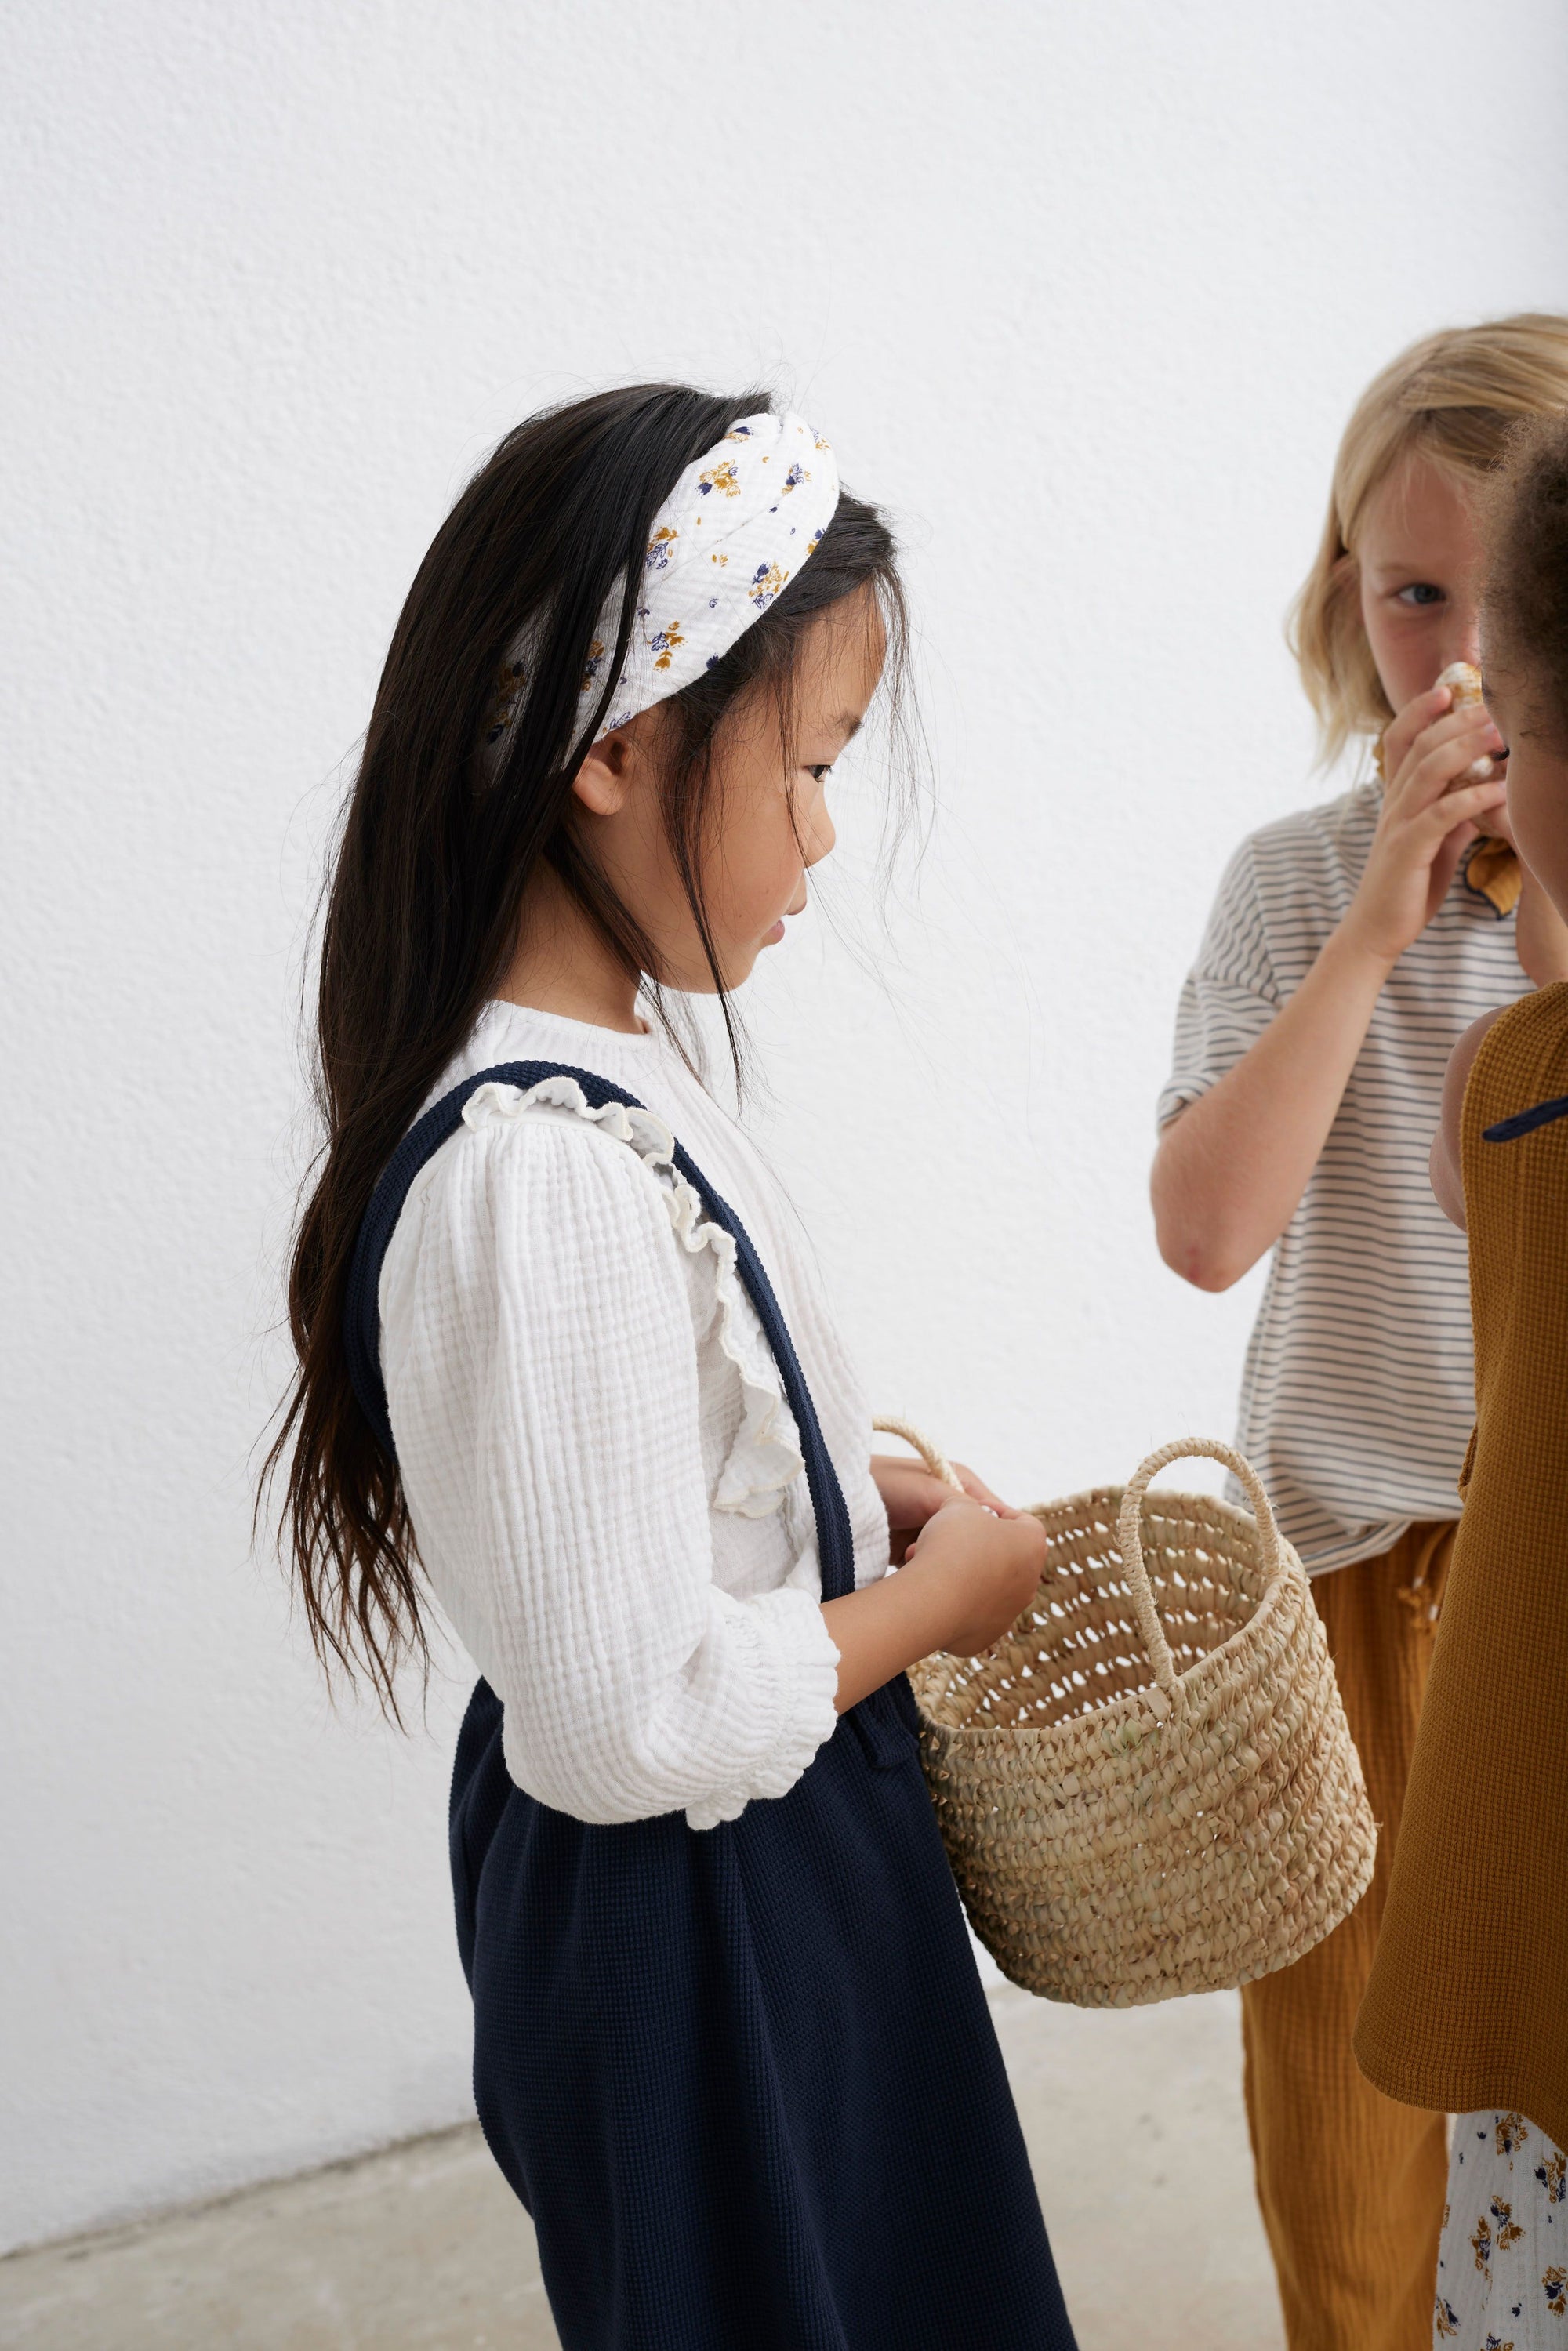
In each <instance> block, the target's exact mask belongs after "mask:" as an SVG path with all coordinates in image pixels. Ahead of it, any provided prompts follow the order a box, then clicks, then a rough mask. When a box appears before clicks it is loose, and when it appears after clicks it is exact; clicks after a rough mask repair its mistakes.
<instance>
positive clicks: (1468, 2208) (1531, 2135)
mask: <svg viewBox="0 0 1568 2351" xmlns="http://www.w3.org/2000/svg"><path fill="white" fill-rule="evenodd" d="M1432 2342H1433V2346H1434V2351H1542V2346H1545V2345H1548V2344H1550V2345H1552V2346H1557V2351H1568V2158H1564V2156H1563V2153H1562V2151H1561V2149H1559V2148H1558V2147H1553V2145H1552V2141H1551V2140H1550V2139H1549V2138H1548V2137H1546V2135H1545V2133H1544V2132H1543V2131H1541V2130H1538V2129H1537V2128H1536V2126H1535V2125H1534V2124H1533V2123H1531V2122H1527V2121H1526V2119H1525V2117H1524V2116H1522V2115H1518V2114H1498V2113H1496V2112H1495V2111H1493V2110H1491V2109H1490V2108H1483V2109H1482V2110H1481V2112H1480V2113H1479V2114H1474V2115H1460V2116H1459V2117H1458V2120H1457V2121H1456V2123H1455V2125H1454V2144H1453V2149H1452V2152H1451V2153H1450V2155H1449V2158H1448V2210H1447V2211H1446V2212H1445V2213H1444V2215H1443V2239H1442V2243H1441V2244H1440V2245H1439V2247H1438V2249H1437V2306H1436V2309H1435V2311H1434V2313H1433V2317H1432Z"/></svg>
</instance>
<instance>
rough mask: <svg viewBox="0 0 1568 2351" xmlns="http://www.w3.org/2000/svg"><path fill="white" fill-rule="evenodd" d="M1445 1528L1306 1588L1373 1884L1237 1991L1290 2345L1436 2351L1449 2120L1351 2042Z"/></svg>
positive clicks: (1420, 1686) (1423, 1678) (1377, 1918)
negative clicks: (1347, 1734)
mask: <svg viewBox="0 0 1568 2351" xmlns="http://www.w3.org/2000/svg"><path fill="white" fill-rule="evenodd" d="M1453 1534H1454V1529H1453V1526H1452V1525H1451V1524H1448V1523H1444V1524H1441V1525H1437V1526H1433V1525H1429V1524H1428V1525H1423V1526H1414V1527H1411V1528H1410V1529H1409V1530H1408V1531H1406V1533H1405V1534H1404V1535H1402V1536H1401V1537H1400V1539H1399V1541H1397V1542H1396V1544H1395V1545H1394V1547H1393V1549H1392V1550H1391V1551H1386V1552H1383V1553H1381V1555H1380V1556H1379V1557H1377V1558H1375V1559H1364V1560H1358V1561H1357V1562H1356V1563H1355V1565H1354V1567H1342V1568H1339V1569H1336V1570H1335V1571H1333V1573H1330V1574H1328V1575H1320V1576H1318V1577H1316V1578H1315V1579H1314V1580H1313V1583H1312V1593H1313V1596H1314V1598H1315V1599H1316V1601H1317V1604H1318V1613H1319V1614H1320V1615H1321V1616H1322V1620H1323V1625H1324V1626H1325V1628H1326V1630H1327V1633H1328V1642H1329V1649H1330V1653H1331V1654H1332V1656H1333V1661H1334V1670H1335V1672H1336V1674H1337V1675H1338V1677H1339V1687H1340V1695H1341V1697H1342V1698H1343V1700H1344V1710H1345V1713H1346V1715H1347V1717H1348V1718H1349V1721H1350V1729H1351V1736H1352V1737H1353V1738H1354V1740H1355V1743H1356V1746H1357V1748H1358V1749H1359V1750H1360V1752H1361V1761H1362V1768H1363V1770H1364V1772H1365V1774H1366V1786H1367V1792H1368V1794H1369V1795H1370V1797H1371V1799H1372V1810H1373V1815H1374V1817H1375V1820H1376V1822H1377V1823H1378V1839H1377V1866H1376V1871H1375V1875H1374V1877H1373V1881H1372V1884H1371V1885H1370V1886H1368V1888H1367V1890H1366V1892H1365V1894H1364V1896H1362V1899H1361V1901H1360V1902H1359V1903H1358V1904H1357V1905H1356V1907H1355V1908H1354V1910H1353V1911H1352V1912H1351V1915H1350V1917H1348V1918H1346V1919H1345V1920H1343V1923H1342V1924H1341V1925H1340V1926H1338V1927H1337V1928H1335V1929H1334V1931H1333V1934H1332V1935H1330V1936H1329V1937H1328V1938H1327V1939H1326V1940H1325V1941H1323V1942H1322V1943H1320V1944H1319V1945H1318V1947H1317V1949H1316V1950H1314V1951H1309V1952H1308V1954H1307V1956H1306V1958H1305V1959H1301V1960H1298V1962H1297V1963H1296V1965H1295V1966H1294V1967H1291V1968H1282V1969H1281V1970H1280V1972H1279V1973H1278V1974H1277V1975H1271V1976H1264V1977H1263V1978H1261V1980H1260V1981H1259V1982H1257V1983H1251V1984H1247V1985H1245V1986H1244V1987H1243V1989H1242V1993H1241V2029H1242V2043H1243V2048H1244V2052H1245V2060H1246V2073H1245V2083H1246V2096H1247V2120H1248V2125H1249V2128H1250V2130H1251V2134H1252V2157H1253V2163H1254V2166H1255V2168H1256V2175H1257V2182H1258V2201H1259V2203H1260V2205H1261V2207H1262V2210H1263V2224H1264V2226H1265V2228H1266V2229H1267V2231H1268V2232H1269V2243H1270V2248H1271V2250H1272V2252H1273V2255H1274V2267H1275V2271H1276V2273H1277V2274H1278V2276H1279V2281H1280V2299H1281V2304H1283V2307H1284V2314H1285V2338H1286V2341H1287V2343H1288V2344H1289V2346H1290V2351H1430V2346H1431V2341H1432V2295H1433V2290H1434V2280H1435V2278H1436V2275H1437V2236H1438V2231H1439V2230H1440V2229H1441V2227H1442V2221H1443V2202H1444V2198H1445V2195H1446V2193H1447V2187H1448V2145H1447V2126H1446V2122H1445V2118H1444V2116H1441V2115H1435V2114H1427V2113H1425V2112H1423V2111H1422V2110H1421V2109H1419V2108H1418V2107H1416V2106H1403V2105H1396V2103H1395V2102H1394V2100H1393V2099H1392V2098H1385V2096H1384V2095H1383V2094H1382V2092H1381V2091H1380V2090H1375V2089H1374V2088H1373V2086H1372V2085H1371V2083H1370V2082H1368V2081H1366V2080H1364V2078H1363V2076H1362V2074H1360V2073H1359V2072H1358V2071H1357V2069H1356V2063H1355V2059H1354V2055H1353V2054H1352V2052H1351V2033H1352V2031H1353V2030H1354V2024H1355V2015H1356V2011H1357V2009H1358V2008H1359V2007H1360V2005H1361V1997H1362V1993H1363V1992H1364V1990H1365V1987H1366V1980H1367V1976H1368V1974H1369V1973H1370V1971H1371V1968H1372V1954H1373V1950H1374V1949H1375V1945H1376V1942H1377V1930H1378V1927H1379V1925H1380V1923H1381V1921H1382V1917H1383V1906H1384V1902H1385V1898H1386V1896H1387V1889H1388V1876H1389V1870H1390V1867H1391V1865H1392V1863H1393V1859H1394V1844H1395V1840H1396V1837H1397V1835H1398V1834H1399V1813H1400V1808H1401V1806H1402V1805H1403V1803H1404V1801H1405V1784H1406V1778H1407V1777H1408V1774H1409V1770H1410V1754H1411V1750H1412V1748H1413V1747H1414V1745H1415V1741H1416V1719H1417V1717H1418V1716H1419V1714H1420V1711H1421V1698H1422V1694H1423V1692H1424V1691H1425V1689H1426V1687H1427V1667H1428V1665H1429V1663H1430V1661H1431V1654H1432V1638H1431V1624H1432V1611H1433V1609H1434V1608H1435V1606H1436V1604H1437V1599H1438V1598H1439V1597H1440V1594H1441V1588H1442V1578H1443V1575H1444V1573H1446V1571H1447V1568H1448V1554H1449V1552H1450V1551H1451V1550H1452V1548H1453Z"/></svg>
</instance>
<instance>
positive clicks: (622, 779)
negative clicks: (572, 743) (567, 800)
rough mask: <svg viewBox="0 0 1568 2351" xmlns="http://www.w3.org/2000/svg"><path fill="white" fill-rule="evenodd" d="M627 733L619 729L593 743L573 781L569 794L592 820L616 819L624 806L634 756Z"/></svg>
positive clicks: (630, 779)
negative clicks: (593, 817)
mask: <svg viewBox="0 0 1568 2351" xmlns="http://www.w3.org/2000/svg"><path fill="white" fill-rule="evenodd" d="M629 732H630V730H629V729H628V728H625V727H622V728H619V729H618V730H617V732H616V733H615V734H613V735H606V737H604V740H603V741H602V742H601V743H596V744H595V745H594V747H593V748H592V750H591V751H590V753H589V754H588V757H587V758H586V759H584V761H583V763H582V765H581V767H580V768H579V769H578V771H577V773H576V775H575V776H574V777H573V778H572V785H571V789H572V790H573V791H574V792H575V793H576V795H577V797H578V799H580V801H581V802H582V805H583V807H584V808H585V809H589V810H591V811H592V813H593V814H594V815H595V816H619V815H620V813H621V810H622V809H623V808H624V807H625V805H626V799H627V794H628V793H629V791H630V789H631V784H632V777H631V768H632V759H633V758H634V756H635V754H634V751H633V747H632V745H631V744H630V743H629V742H628V741H627V739H626V737H627V735H628V733H629Z"/></svg>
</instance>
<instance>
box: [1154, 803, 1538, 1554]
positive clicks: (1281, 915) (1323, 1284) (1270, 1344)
mask: <svg viewBox="0 0 1568 2351" xmlns="http://www.w3.org/2000/svg"><path fill="white" fill-rule="evenodd" d="M1381 798H1382V796H1381V790H1380V788H1379V786H1378V785H1376V784H1375V783H1367V784H1362V785H1360V786H1358V787H1357V789H1355V790H1354V791H1350V792H1346V793H1345V794H1344V795H1343V798H1341V799H1335V800H1330V801H1329V802H1328V804H1327V806H1326V807H1323V808H1316V809H1304V810H1301V812H1300V814H1298V815H1295V816H1288V817H1284V818H1282V819H1281V820H1280V822H1279V823H1277V824H1270V825H1265V826H1264V828H1263V830H1262V831H1260V832H1255V833H1253V834H1252V835H1251V837H1250V839H1249V840H1247V841H1243V842H1242V844H1241V847H1240V848H1239V850H1238V851H1237V852H1236V855H1235V856H1234V857H1233V858H1232V859H1231V862H1230V864H1229V867H1228V870H1227V872H1226V875H1225V879H1224V881H1223V882H1222V883H1220V887H1219V895H1218V899H1217V900H1216V902H1215V907H1214V912H1213V914H1211V915H1210V917H1209V922H1208V928H1207V931H1206V933H1205V934H1204V939H1203V945H1202V946H1201V947H1200V949H1199V950H1198V958H1197V964H1196V965H1195V966H1194V967H1193V969H1192V971H1191V972H1190V973H1189V975H1188V977H1187V980H1186V986H1185V987H1184V988H1183V989H1182V997H1181V1007H1180V1009H1179V1011H1178V1012H1177V1015H1176V1053H1175V1066H1174V1068H1173V1069H1172V1071H1171V1077H1170V1082H1169V1084H1168V1085H1167V1086H1166V1090H1165V1092H1164V1093H1163V1094H1162V1095H1161V1097H1160V1106H1159V1117H1160V1123H1161V1125H1162V1126H1164V1125H1165V1123H1166V1122H1167V1121H1168V1120H1169V1119H1171V1118H1174V1117H1175V1115H1176V1113H1177V1112H1178V1111H1179V1110H1181V1109H1182V1107H1183V1106H1184V1105H1185V1104H1186V1103H1187V1102H1196V1101H1197V1098H1198V1096H1199V1095H1200V1094H1204V1093H1207V1091H1208V1089H1209V1087H1210V1086H1212V1085H1214V1084H1215V1083H1217V1081H1218V1080H1219V1079H1220V1078H1222V1077H1223V1076H1224V1075H1225V1073H1226V1071H1228V1070H1230V1069H1233V1068H1234V1067H1235V1065H1236V1063H1237V1062H1238V1061H1239V1060H1240V1059H1241V1056H1242V1055H1243V1053H1245V1052H1246V1050H1247V1049H1248V1047H1249V1045H1251V1044H1252V1043H1253V1042H1254V1040H1256V1039H1257V1038H1258V1037H1260V1035H1261V1034H1262V1032H1263V1030H1264V1029H1266V1028H1267V1027H1268V1025H1269V1023H1270V1020H1272V1019H1273V1018H1274V1015H1275V1014H1276V1012H1278V1011H1279V1009H1280V1007H1281V1005H1282V1004H1283V1003H1285V1002H1286V1000H1287V999H1288V998H1290V997H1291V995H1292V994H1293V993H1294V991H1295V990H1296V988H1298V987H1300V986H1301V981H1302V980H1303V979H1304V978H1305V977H1306V975H1307V973H1308V971H1309V970H1310V969H1311V967H1312V963H1313V962H1314V960H1315V959H1316V957H1317V956H1318V953H1319V951H1320V950H1321V949H1322V946H1323V945H1324V943H1325V942H1326V940H1327V939H1328V936H1329V934H1330V933H1331V932H1332V931H1333V929H1334V927H1335V925H1337V924H1338V923H1339V922H1340V920H1341V918H1342V917H1343V914H1344V913H1345V911H1346V909H1347V908H1348V907H1349V904H1350V902H1351V899H1352V897H1353V895H1354V892H1355V888H1356V884H1357V883H1358V882H1359V881H1360V879H1361V876H1362V872H1363V869H1364V866H1365V863H1366V859H1367V853H1368V852H1369V851H1370V849H1371V847H1372V837H1373V833H1374V831H1375V828H1376V824H1377V818H1378V813H1379V810H1380V807H1381ZM1514 927H1515V918H1514V916H1513V915H1512V914H1507V915H1502V916H1500V915H1499V914H1497V912H1496V911H1495V909H1494V908H1493V906H1492V905H1491V904H1490V901H1489V900H1488V899H1486V898H1484V897H1483V896H1482V895H1481V894H1480V893H1479V890H1474V889H1472V888H1471V887H1470V886H1469V883H1468V882H1467V881H1466V879H1465V877H1464V872H1463V870H1462V867H1461V871H1460V872H1458V874H1456V875H1455V878H1454V882H1453V884H1452V886H1451V888H1450V889H1449V891H1448V896H1447V897H1446V898H1445V899H1444V901H1443V903H1442V904H1441V905H1440V906H1439V907H1438V909H1437V913H1436V914H1434V916H1433V917H1432V920H1431V921H1430V922H1429V923H1428V924H1427V927H1426V929H1425V930H1424V931H1423V932H1422V933H1421V935H1420V936H1419V937H1418V938H1417V939H1416V941H1415V943H1414V945H1413V946H1408V947H1406V950H1405V953H1404V954H1403V955H1402V956H1400V958H1399V961H1398V962H1397V963H1396V966H1395V967H1394V969H1393V971H1392V972H1391V973H1390V975H1389V977H1388V979H1387V980H1386V982H1385V985H1384V988H1383V992H1382V994H1381V995H1380V997H1379V998H1378V999H1377V1008H1376V1010H1375V1012H1374V1014H1373V1016H1372V1025H1371V1027H1370V1028H1369V1029H1368V1030H1367V1033H1366V1040H1365V1042H1364V1045H1363V1046H1362V1049H1361V1051H1360V1053H1359V1054H1358V1055H1357V1057H1356V1062H1355V1067H1354V1070H1353V1071H1351V1076H1350V1082H1349V1084H1348V1085H1347V1086H1346V1087H1345V1090H1344V1098H1343V1101H1342V1102H1341V1103H1340V1106H1339V1110H1338V1113H1336V1115H1335V1118H1334V1123H1333V1126H1332V1128H1331V1129H1330V1131H1329V1137H1328V1141H1327V1143H1326V1144H1324V1145H1323V1151H1322V1158H1321V1159H1320V1160H1319V1161H1318V1164H1317V1166H1316V1168H1315V1169H1314V1171H1313V1173H1312V1180H1311V1182H1310V1183H1309V1184H1308V1186H1307V1188H1306V1190H1305V1192H1304V1193H1303V1194H1302V1196H1301V1204H1300V1206H1299V1207H1298V1208H1297V1210H1296V1213H1295V1215H1294V1216H1293V1217H1291V1221H1290V1223H1289V1225H1287V1227H1286V1228H1285V1230H1284V1232H1283V1233H1282V1234H1281V1237H1280V1238H1279V1240H1278V1241H1277V1242H1276V1243H1275V1245H1274V1252H1273V1261H1272V1263H1271V1264H1270V1269H1269V1280H1268V1285H1267V1287H1266V1289H1265V1290H1264V1292H1263V1303H1262V1305H1261V1307H1260V1310H1259V1314H1258V1320H1257V1322H1256V1324H1255V1325H1254V1327H1253V1332H1252V1337H1251V1341H1250V1343H1249V1346H1248V1350H1247V1366H1246V1371H1245V1374H1244V1375H1243V1379H1242V1387H1241V1413H1240V1432H1239V1437H1238V1440H1237V1441H1238V1443H1239V1446H1240V1448H1241V1450H1242V1451H1243V1452H1244V1453H1245V1454H1246V1455H1247V1456H1248V1458H1249V1460H1250V1461H1251V1462H1252V1464H1253V1466H1254V1467H1255V1468H1256V1469H1257V1470H1258V1472H1259V1475H1260V1477H1261V1479H1262V1480H1263V1483H1264V1485H1265V1487H1266V1488H1267V1489H1268V1492H1269V1495H1270V1499H1272V1501H1273V1504H1274V1507H1275V1510H1277V1512H1278V1513H1279V1517H1280V1522H1281V1527H1282V1529H1283V1531H1284V1532H1285V1533H1286V1535H1287V1536H1288V1537H1289V1538H1290V1540H1291V1542H1292V1543H1294V1545H1295V1546H1296V1549H1297V1550H1298V1551H1299V1552H1301V1557H1302V1559H1303V1561H1304V1562H1305V1563H1306V1565H1307V1567H1308V1568H1309V1569H1311V1570H1312V1573H1314V1574H1316V1573H1322V1572H1323V1571H1324V1570H1325V1569H1328V1568H1333V1567H1343V1566H1346V1565H1347V1564H1348V1563H1349V1562H1351V1561H1352V1560H1357V1559H1368V1558H1370V1557H1371V1556H1372V1555H1373V1554H1374V1553H1375V1552H1380V1551H1385V1550H1386V1549H1387V1547H1388V1546H1389V1544H1390V1543H1392V1542H1394V1541H1396V1540H1397V1538H1398V1536H1399V1535H1400V1534H1402V1533H1403V1532H1404V1531H1405V1529H1406V1527H1407V1526H1409V1525H1410V1524H1411V1523H1412V1522H1413V1521H1414V1520H1418V1519H1455V1518H1458V1514H1459V1499H1458V1492H1457V1490H1456V1483H1455V1481H1456V1480H1457V1479H1458V1475H1459V1472H1460V1469H1461V1468H1462V1467H1463V1464H1464V1458H1465V1447H1466V1445H1467V1443H1468V1441H1469V1433H1470V1426H1471V1423H1472V1421H1473V1420H1474V1417H1475V1390H1474V1385H1473V1381H1472V1376H1471V1364H1470V1307H1469V1271H1468V1265H1467V1259H1466V1249H1465V1237H1464V1235H1463V1234H1462V1233H1460V1232H1457V1231H1456V1230H1455V1229H1454V1228H1453V1226H1452V1225H1450V1224H1449V1222H1448V1218H1447V1217H1445V1216H1444V1214H1443V1212H1442V1210H1441V1209H1440V1208H1439V1207H1438V1206H1437V1202H1436V1200H1434V1198H1433V1197H1432V1192H1431V1186H1430V1184H1429V1182H1428V1180H1427V1154H1428V1151H1429V1150H1430V1147H1431V1142H1432V1136H1433V1134H1434V1133H1435V1131H1436V1129H1437V1120H1438V1115H1439V1113H1440V1110H1441V1107H1442V1093H1443V1073H1444V1071H1445V1069H1446V1067H1447V1065H1448V1055H1449V1053H1450V1051H1451V1050H1452V1049H1453V1047H1454V1045H1455V1043H1456V1042H1457V1041H1458V1037H1459V1035H1460V1032H1461V1031H1462V1030H1463V1029H1466V1028H1467V1027H1468V1026H1469V1023H1470V1021H1472V1020H1474V1019H1479V1016H1480V1014H1481V1013H1483V1012H1488V1011H1490V1009H1491V1008H1492V1007H1493V1006H1494V1005H1499V1004H1511V1003H1512V1002H1513V1001H1514V999H1515V998H1517V997H1521V996H1524V995H1527V994H1528V993H1529V992H1530V987H1531V983H1530V981H1529V980H1528V979H1527V978H1526V977H1525V975H1524V973H1523V972H1522V971H1521V968H1520V965H1519V958H1518V956H1517V955H1516V953H1515V950H1514Z"/></svg>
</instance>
